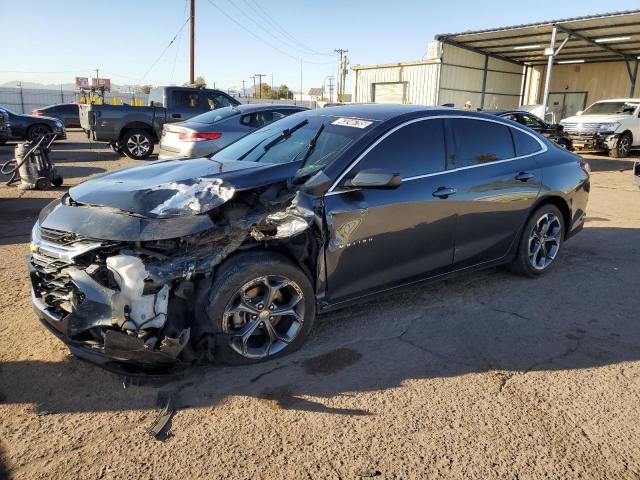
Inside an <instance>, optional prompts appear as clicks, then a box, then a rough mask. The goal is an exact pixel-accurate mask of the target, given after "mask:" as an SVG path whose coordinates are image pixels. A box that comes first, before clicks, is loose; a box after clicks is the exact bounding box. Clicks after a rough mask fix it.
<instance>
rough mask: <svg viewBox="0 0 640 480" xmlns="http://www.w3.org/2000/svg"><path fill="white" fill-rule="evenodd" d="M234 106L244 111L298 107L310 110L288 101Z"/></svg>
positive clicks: (297, 108)
mask: <svg viewBox="0 0 640 480" xmlns="http://www.w3.org/2000/svg"><path fill="white" fill-rule="evenodd" d="M233 108H236V109H238V110H240V111H241V112H242V113H250V112H260V111H262V110H280V109H291V108H293V109H296V110H300V111H303V110H308V108H307V107H304V106H302V105H293V104H288V103H241V104H240V105H234V106H233Z"/></svg>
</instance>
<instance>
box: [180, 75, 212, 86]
mask: <svg viewBox="0 0 640 480" xmlns="http://www.w3.org/2000/svg"><path fill="white" fill-rule="evenodd" d="M182 86H183V87H197V88H206V86H207V81H206V80H205V78H204V77H196V80H195V82H193V83H192V84H191V83H189V82H185V83H184V84H183V85H182Z"/></svg>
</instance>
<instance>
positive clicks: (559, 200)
mask: <svg viewBox="0 0 640 480" xmlns="http://www.w3.org/2000/svg"><path fill="white" fill-rule="evenodd" d="M542 205H554V206H555V207H557V208H558V210H560V213H562V223H563V224H564V236H563V237H564V238H566V237H567V233H568V232H569V227H570V226H571V207H570V206H569V203H568V202H567V201H566V200H565V199H564V198H563V197H561V196H560V195H554V194H552V195H546V196H544V197H542V198H540V199H538V201H537V202H536V203H535V204H534V205H533V207H532V208H531V211H530V212H529V215H528V216H527V219H526V220H525V222H524V225H526V224H527V222H528V221H529V219H531V216H532V215H533V214H534V213H535V211H536V210H537V209H538V208H540V207H541V206H542ZM523 228H524V226H523Z"/></svg>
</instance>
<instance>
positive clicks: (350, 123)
mask: <svg viewBox="0 0 640 480" xmlns="http://www.w3.org/2000/svg"><path fill="white" fill-rule="evenodd" d="M372 123H373V122H370V121H368V120H361V119H359V118H344V117H342V118H339V119H337V120H336V121H335V122H332V123H331V125H342V126H344V127H355V128H367V127H368V126H369V125H371V124H372Z"/></svg>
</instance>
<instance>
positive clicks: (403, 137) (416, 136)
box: [354, 119, 445, 178]
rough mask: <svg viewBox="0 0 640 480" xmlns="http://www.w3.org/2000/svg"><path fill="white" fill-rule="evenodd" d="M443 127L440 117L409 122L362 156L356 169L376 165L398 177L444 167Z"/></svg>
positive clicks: (412, 175) (357, 170) (421, 173)
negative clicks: (398, 175) (397, 174)
mask: <svg viewBox="0 0 640 480" xmlns="http://www.w3.org/2000/svg"><path fill="white" fill-rule="evenodd" d="M444 152H445V149H444V126H443V122H442V120H439V119H435V120H423V121H419V122H413V123H410V124H409V125H405V126H404V127H401V128H400V129H398V130H396V131H395V132H393V133H392V134H390V135H389V136H388V137H386V138H385V139H384V140H382V141H381V142H380V143H379V144H378V145H376V146H375V147H373V149H372V150H371V151H370V152H369V153H367V154H366V155H365V157H364V158H363V159H362V160H361V161H360V162H359V163H358V165H357V167H356V172H354V173H357V172H359V171H362V170H366V169H370V168H380V169H383V170H386V171H388V172H392V173H399V174H400V176H401V177H402V178H408V177H415V176H418V175H426V174H428V173H436V172H441V171H442V170H444V157H445V153H444Z"/></svg>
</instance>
